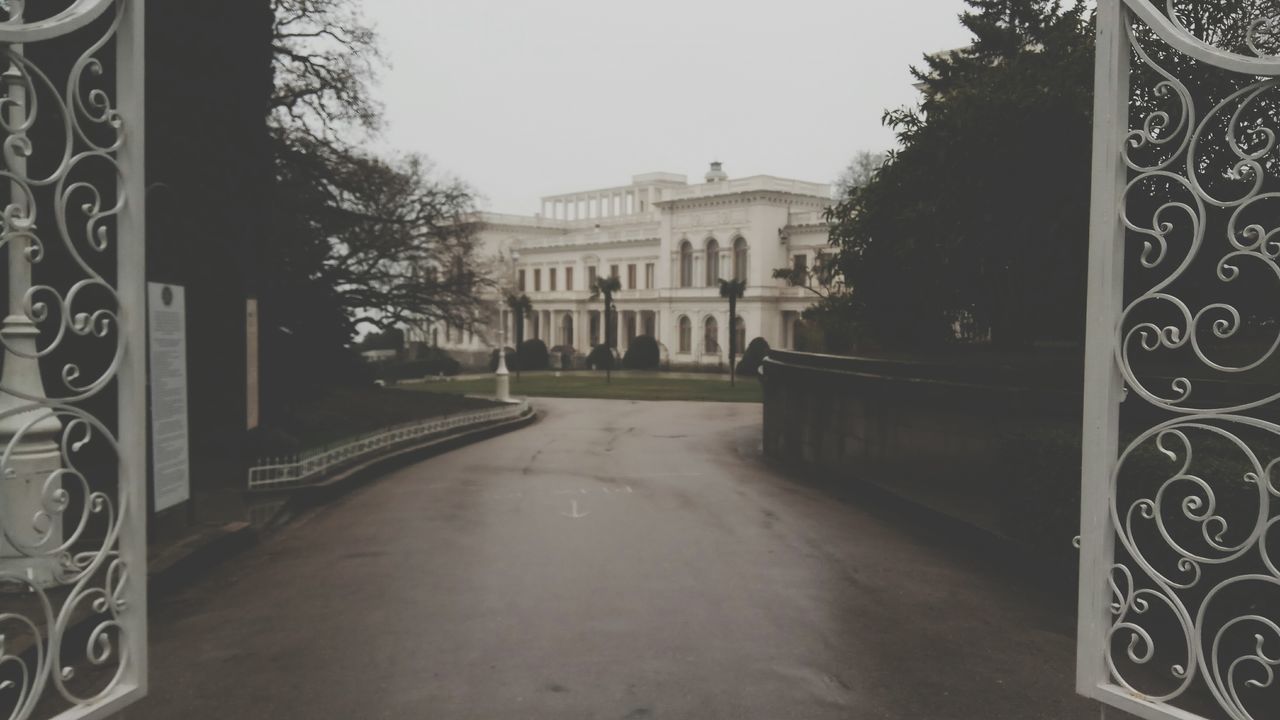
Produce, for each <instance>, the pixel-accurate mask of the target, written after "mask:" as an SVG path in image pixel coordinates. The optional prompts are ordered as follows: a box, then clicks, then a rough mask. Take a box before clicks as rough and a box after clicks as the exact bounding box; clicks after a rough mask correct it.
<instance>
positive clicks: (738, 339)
mask: <svg viewBox="0 0 1280 720" xmlns="http://www.w3.org/2000/svg"><path fill="white" fill-rule="evenodd" d="M746 347H747V323H746V322H745V321H743V319H742V316H741V315H739V316H738V318H737V319H736V320H734V321H733V349H734V350H736V351H737V352H738V354H739V355H741V354H742V351H743V350H744V349H745V348H746Z"/></svg>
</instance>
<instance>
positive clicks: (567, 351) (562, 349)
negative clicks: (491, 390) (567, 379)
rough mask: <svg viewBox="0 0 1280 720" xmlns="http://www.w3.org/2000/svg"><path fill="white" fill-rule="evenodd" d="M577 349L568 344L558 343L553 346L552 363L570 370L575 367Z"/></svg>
mask: <svg viewBox="0 0 1280 720" xmlns="http://www.w3.org/2000/svg"><path fill="white" fill-rule="evenodd" d="M577 354H578V353H577V351H576V350H574V349H573V348H572V347H570V346H568V345H557V346H555V347H553V348H551V359H552V360H553V361H559V362H552V363H551V364H552V365H554V366H555V367H557V368H560V369H563V370H568V369H569V368H572V367H573V358H574V356H575V355H577Z"/></svg>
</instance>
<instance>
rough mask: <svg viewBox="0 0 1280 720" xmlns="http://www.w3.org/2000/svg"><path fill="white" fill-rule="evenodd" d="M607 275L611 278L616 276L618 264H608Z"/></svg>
mask: <svg viewBox="0 0 1280 720" xmlns="http://www.w3.org/2000/svg"><path fill="white" fill-rule="evenodd" d="M609 277H612V278H616V277H618V266H617V265H610V266H609Z"/></svg>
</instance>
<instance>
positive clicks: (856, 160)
mask: <svg viewBox="0 0 1280 720" xmlns="http://www.w3.org/2000/svg"><path fill="white" fill-rule="evenodd" d="M887 158H888V155H887V154H886V153H883V152H872V151H870V150H861V151H859V152H858V153H857V154H855V155H854V156H853V159H852V160H850V161H849V164H848V165H847V166H846V167H845V169H844V172H842V173H840V177H838V178H836V183H835V187H834V188H833V189H834V190H835V193H836V197H837V198H843V197H847V196H848V195H849V192H850V191H852V190H853V189H854V188H860V187H863V186H864V185H866V184H867V183H868V182H870V181H871V178H873V177H875V174H876V172H877V171H879V170H880V168H881V167H884V162H885V160H886V159H887Z"/></svg>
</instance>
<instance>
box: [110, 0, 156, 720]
mask: <svg viewBox="0 0 1280 720" xmlns="http://www.w3.org/2000/svg"><path fill="white" fill-rule="evenodd" d="M119 1H120V2H124V3H125V6H124V11H123V17H122V18H121V23H120V29H119V31H118V33H117V36H116V43H117V44H116V67H117V68H118V69H117V81H116V82H117V90H116V91H117V94H118V98H117V102H118V104H119V113H120V117H121V120H122V122H123V123H124V128H125V135H124V145H123V146H122V147H121V149H120V151H119V154H118V157H117V162H118V164H119V166H120V180H119V182H120V184H121V186H122V187H121V191H122V193H123V195H124V198H125V202H124V206H123V208H122V209H121V212H120V218H119V232H118V235H119V242H118V244H117V249H116V257H117V262H118V265H117V268H118V269H117V275H116V284H117V291H116V292H117V295H118V297H119V302H120V336H121V339H120V341H121V342H122V343H124V355H123V357H122V360H121V365H120V372H119V374H118V375H117V382H118V383H119V385H118V392H119V407H118V410H117V412H118V417H119V424H118V425H117V427H118V428H119V435H120V437H119V443H120V478H121V480H120V483H121V495H122V497H123V498H124V502H125V504H126V505H127V507H129V508H131V509H132V512H130V513H128V514H127V515H125V516H124V517H123V518H122V519H121V522H122V524H123V527H122V530H121V533H120V553H121V556H122V557H124V558H126V562H127V563H128V567H129V568H130V576H131V578H130V583H129V585H128V588H127V589H126V591H127V595H128V597H127V602H128V604H129V612H130V613H131V614H132V616H133V619H134V623H133V624H132V626H131V627H130V629H129V630H130V632H129V634H128V648H129V654H130V656H131V657H132V658H133V668H132V670H133V672H132V673H131V674H132V677H131V678H130V679H129V680H130V682H131V684H132V685H133V688H134V691H133V693H132V695H133V697H132V698H130V699H128V700H126V703H127V702H133V701H135V700H137V699H141V698H142V697H143V696H145V695H146V693H147V494H148V493H147V490H148V487H147V460H146V458H147V422H146V419H147V409H146V408H147V269H146V266H147V243H146V238H147V192H146V179H147V178H146V141H145V139H146V15H147V6H146V0H119Z"/></svg>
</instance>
